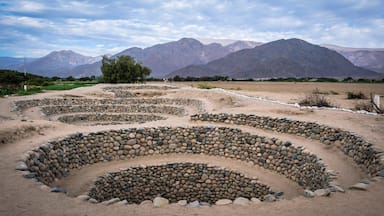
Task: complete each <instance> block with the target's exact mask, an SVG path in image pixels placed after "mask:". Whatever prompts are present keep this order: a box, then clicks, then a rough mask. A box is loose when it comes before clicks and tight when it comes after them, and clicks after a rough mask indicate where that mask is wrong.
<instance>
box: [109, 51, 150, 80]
mask: <svg viewBox="0 0 384 216" xmlns="http://www.w3.org/2000/svg"><path fill="white" fill-rule="evenodd" d="M101 62H102V65H101V72H102V73H103V79H104V82H106V83H135V82H144V81H145V79H146V77H147V76H149V75H150V74H151V69H149V68H147V67H145V66H143V64H142V63H140V62H136V61H135V59H134V58H132V57H131V56H119V57H118V58H117V59H114V58H108V57H106V56H103V59H102V61H101Z"/></svg>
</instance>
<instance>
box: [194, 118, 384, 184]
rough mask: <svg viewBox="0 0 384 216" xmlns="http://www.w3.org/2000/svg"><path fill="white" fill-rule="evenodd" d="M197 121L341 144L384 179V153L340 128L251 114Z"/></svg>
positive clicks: (363, 164) (370, 173) (362, 165)
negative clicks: (259, 129)
mask: <svg viewBox="0 0 384 216" xmlns="http://www.w3.org/2000/svg"><path fill="white" fill-rule="evenodd" d="M191 120H194V121H197V120H199V121H211V122H223V123H227V124H235V125H248V126H251V127H255V128H261V129H267V130H273V131H277V132H281V133H289V134H296V135H298V136H303V137H307V138H311V139H316V140H320V142H322V143H324V144H326V145H331V144H334V145H337V147H339V148H340V149H341V150H342V151H343V152H344V154H346V155H348V156H349V157H351V158H352V159H353V160H354V161H355V162H356V163H357V164H358V165H359V166H360V167H361V168H363V170H364V171H366V173H368V174H369V175H371V176H376V175H378V176H382V177H384V155H383V151H382V150H379V149H374V148H373V145H372V144H371V143H368V142H367V141H365V140H364V139H363V138H362V137H360V136H358V135H355V134H353V133H351V132H349V131H345V130H342V129H339V128H333V127H328V126H325V125H320V124H318V123H315V122H304V121H297V120H290V119H286V118H271V117H267V116H256V115H247V114H226V113H219V114H208V113H206V114H197V115H193V116H191Z"/></svg>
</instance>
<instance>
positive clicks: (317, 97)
mask: <svg viewBox="0 0 384 216" xmlns="http://www.w3.org/2000/svg"><path fill="white" fill-rule="evenodd" d="M299 104H300V106H317V107H332V103H331V102H330V101H329V99H328V98H327V97H325V96H324V95H321V94H309V95H307V96H305V98H304V99H303V100H301V101H300V102H299Z"/></svg>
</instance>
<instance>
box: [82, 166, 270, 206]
mask: <svg viewBox="0 0 384 216" xmlns="http://www.w3.org/2000/svg"><path fill="white" fill-rule="evenodd" d="M271 193H272V191H271V190H270V189H269V187H268V186H266V185H264V184H262V183H260V182H258V181H257V180H256V179H252V178H248V177H245V176H244V175H242V174H240V173H237V172H234V171H230V170H227V169H223V168H219V167H212V166H208V165H207V164H201V163H171V164H166V165H157V166H147V167H131V168H128V169H125V170H121V171H119V172H111V173H108V174H106V175H104V176H100V177H99V178H98V179H97V180H96V181H95V183H94V185H93V187H92V188H91V190H90V191H89V196H90V197H91V198H94V199H96V200H98V201H107V200H110V199H113V198H119V199H120V200H127V201H128V204H133V203H136V204H140V203H141V202H142V201H144V200H153V199H154V198H155V197H157V196H159V195H161V196H162V197H164V198H167V199H168V200H169V201H170V202H173V203H175V202H177V201H179V200H187V201H188V202H193V201H196V200H198V201H200V202H208V203H210V204H213V203H215V202H216V201H217V200H219V199H224V198H225V199H231V200H234V199H235V198H237V197H245V198H248V199H251V198H253V197H256V198H259V199H262V198H263V197H264V196H265V195H268V194H271Z"/></svg>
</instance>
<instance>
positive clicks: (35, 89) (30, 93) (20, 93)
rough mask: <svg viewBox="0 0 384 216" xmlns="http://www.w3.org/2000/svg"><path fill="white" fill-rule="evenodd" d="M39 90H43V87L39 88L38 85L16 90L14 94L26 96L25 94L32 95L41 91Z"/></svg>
mask: <svg viewBox="0 0 384 216" xmlns="http://www.w3.org/2000/svg"><path fill="white" fill-rule="evenodd" d="M41 92H43V89H41V88H39V87H34V88H30V89H28V90H27V91H24V90H18V91H17V92H16V95H17V96H26V95H32V94H37V93H41Z"/></svg>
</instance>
